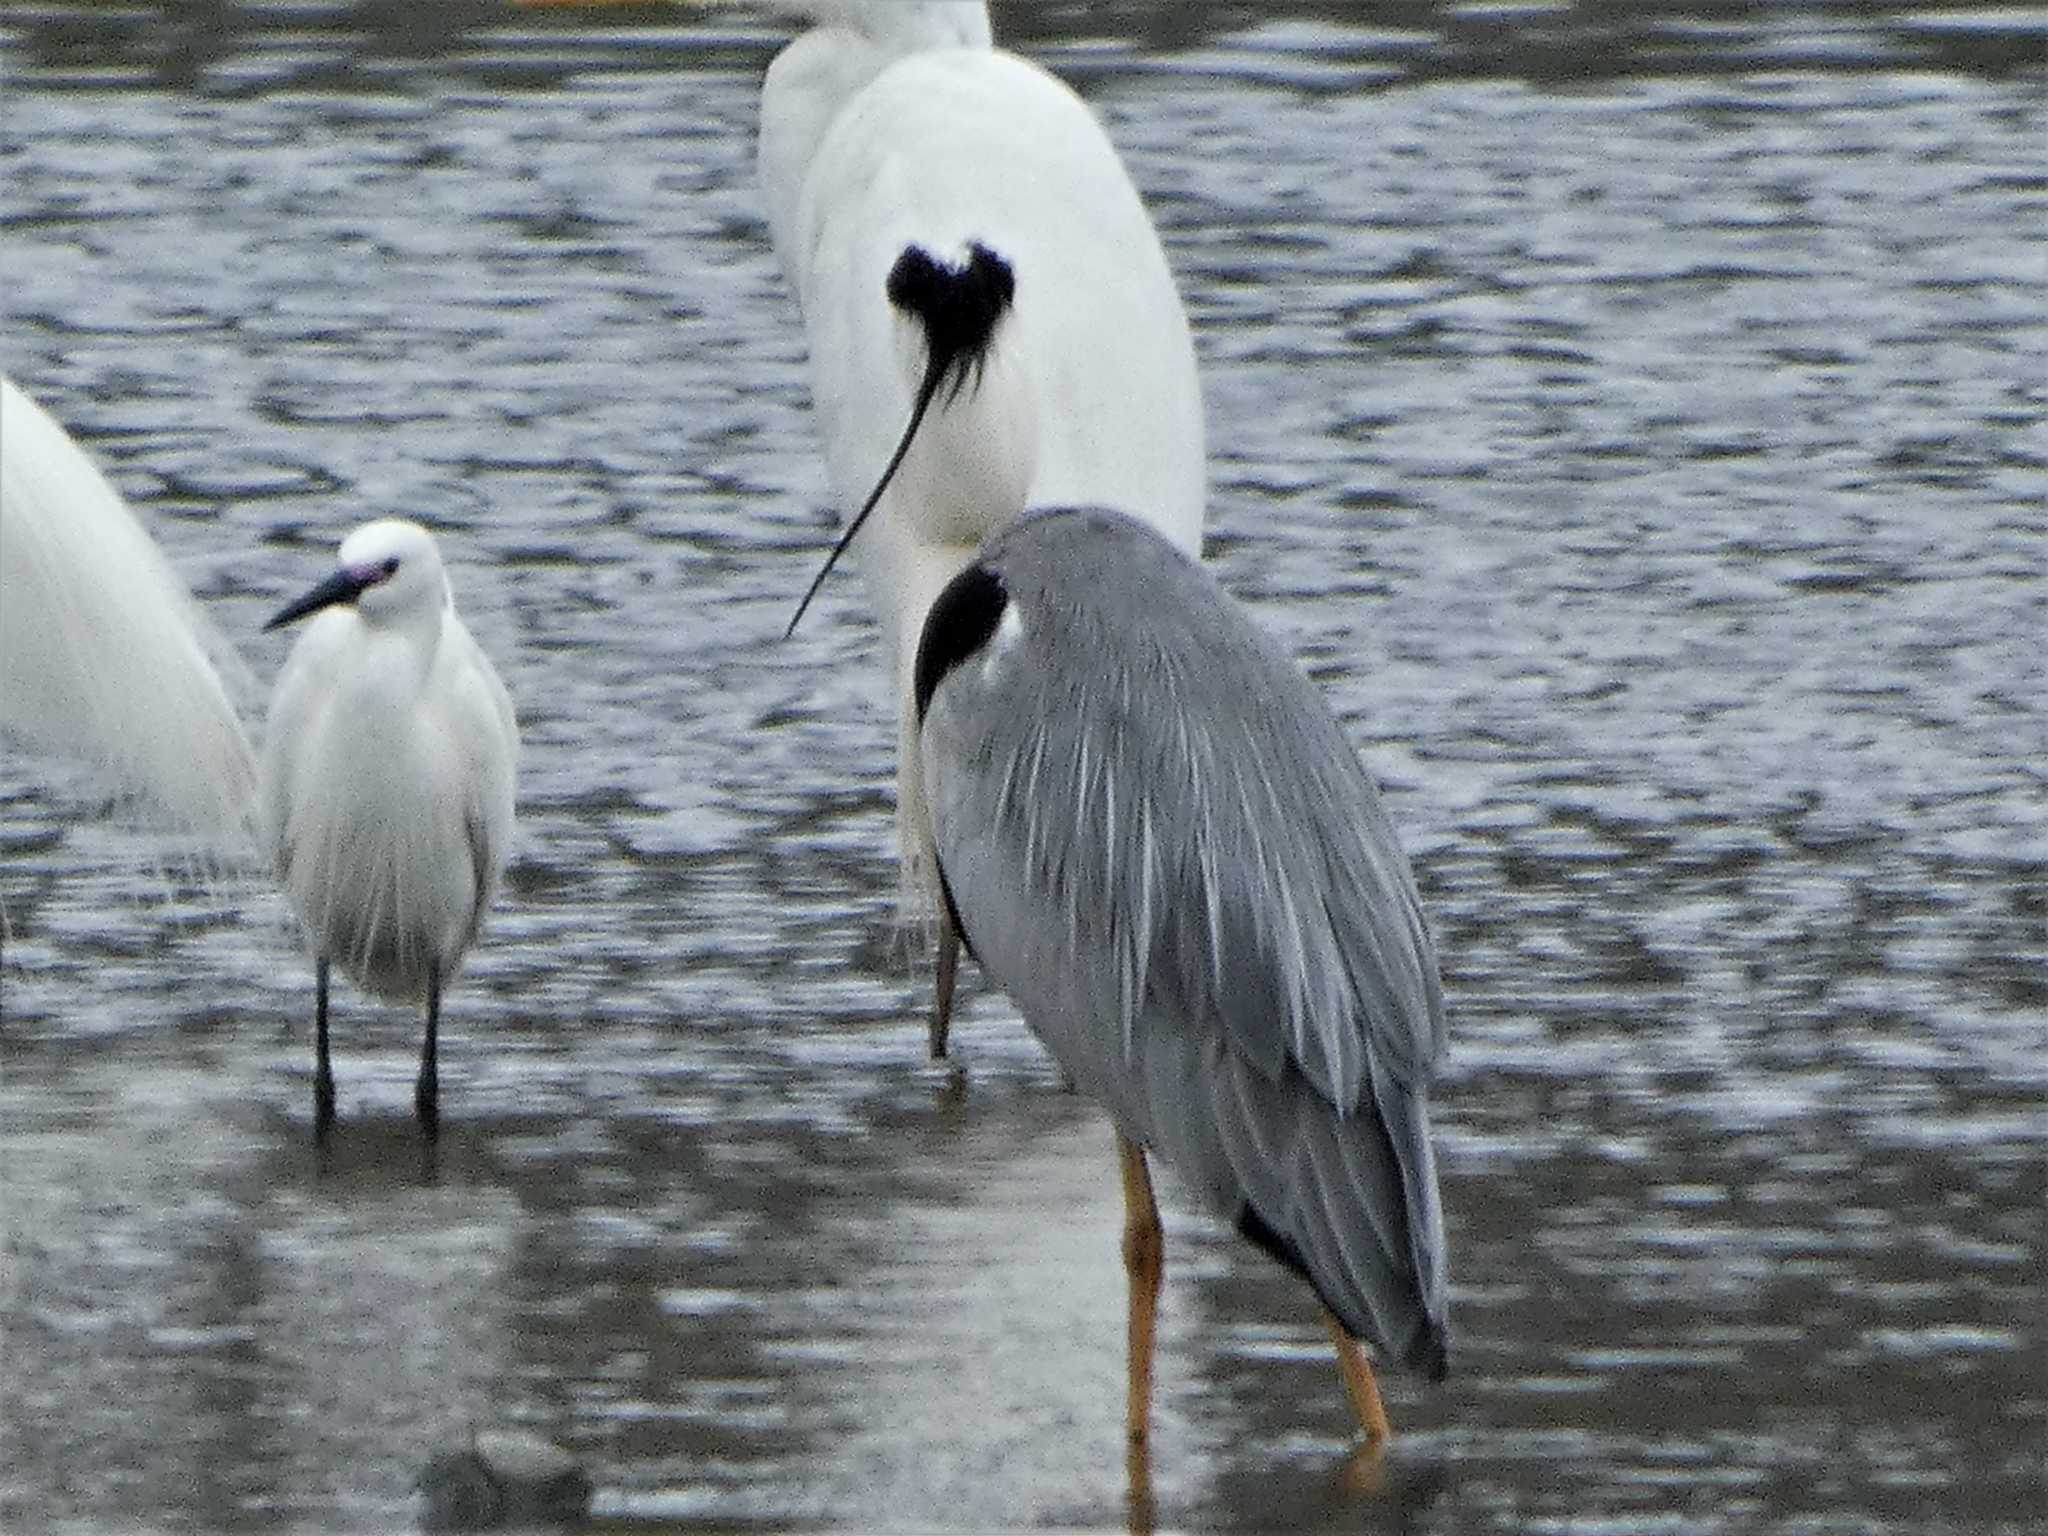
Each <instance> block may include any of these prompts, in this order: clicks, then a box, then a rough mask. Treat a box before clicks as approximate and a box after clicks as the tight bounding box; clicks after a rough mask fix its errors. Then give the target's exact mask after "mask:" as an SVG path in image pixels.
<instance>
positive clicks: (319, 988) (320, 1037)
mask: <svg viewBox="0 0 2048 1536" xmlns="http://www.w3.org/2000/svg"><path fill="white" fill-rule="evenodd" d="M333 1125H334V1064H333V1063H332V1062H331V1061H330V1060H329V1059H328V1056H327V957H326V956H325V955H322V956H321V957H320V958H319V959H317V960H315V961H314V962H313V1134H314V1135H315V1136H325V1135H326V1134H327V1133H328V1131H329V1130H330V1129H332V1128H333Z"/></svg>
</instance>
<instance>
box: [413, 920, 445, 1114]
mask: <svg viewBox="0 0 2048 1536" xmlns="http://www.w3.org/2000/svg"><path fill="white" fill-rule="evenodd" d="M440 1036H441V963H440V961H438V960H437V961H435V962H434V964H433V965H432V966H431V967H429V969H428V971H427V1039H426V1043H425V1044H424V1045H422V1046H421V1047H420V1080H419V1081H418V1082H417V1083H416V1084H414V1085H413V1091H412V1107H413V1110H414V1111H415V1112H416V1113H417V1114H418V1115H419V1117H420V1129H421V1130H422V1131H424V1132H426V1134H427V1136H428V1138H429V1139H430V1140H431V1139H432V1138H433V1137H436V1136H438V1135H440V1134H441V1066H440Z"/></svg>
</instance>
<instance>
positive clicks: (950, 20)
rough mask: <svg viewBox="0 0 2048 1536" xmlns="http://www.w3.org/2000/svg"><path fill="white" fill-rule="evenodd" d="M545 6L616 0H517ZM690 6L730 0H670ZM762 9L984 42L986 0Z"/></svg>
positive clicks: (789, 3) (939, 39) (941, 43)
mask: <svg viewBox="0 0 2048 1536" xmlns="http://www.w3.org/2000/svg"><path fill="white" fill-rule="evenodd" d="M520 3H521V4H524V5H531V6H535V7H537V8H545V9H564V10H567V9H572V8H594V7H597V6H601V5H615V4H618V3H620V0H520ZM674 3H677V4H680V5H685V6H688V7H690V8H691V9H693V10H699V9H704V8H707V7H710V6H718V5H724V4H727V3H730V0H674ZM759 3H760V4H761V5H762V6H763V7H764V8H765V9H767V10H771V11H777V12H780V13H781V14H782V15H784V16H794V17H795V18H797V19H798V20H799V21H808V22H811V23H813V24H814V25H816V26H819V27H843V28H845V29H846V30H847V31H849V32H853V33H857V34H858V35H859V36H861V37H865V38H867V39H868V40H869V41H870V42H875V43H880V44H881V45H882V46H884V47H886V48H889V49H891V50H892V51H899V52H908V51H910V50H912V49H917V48H986V47H988V46H989V45H990V37H989V26H988V5H987V3H986V0H759Z"/></svg>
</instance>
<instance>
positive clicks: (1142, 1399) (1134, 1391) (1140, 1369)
mask: <svg viewBox="0 0 2048 1536" xmlns="http://www.w3.org/2000/svg"><path fill="white" fill-rule="evenodd" d="M1116 1154H1117V1160H1118V1162H1119V1164H1120V1165H1121V1166H1122V1169H1123V1176H1124V1273H1125V1275H1126V1276H1128V1277H1129V1280H1130V1290H1131V1295H1130V1313H1129V1350H1130V1373H1131V1379H1130V1390H1129V1393H1128V1395H1127V1396H1126V1397H1125V1399H1124V1432H1125V1434H1126V1435H1127V1436H1128V1437H1129V1439H1130V1443H1131V1444H1133V1445H1143V1444H1144V1443H1145V1442H1146V1441H1147V1440H1148V1439H1149V1437H1150V1435H1151V1432H1152V1339H1153V1334H1154V1332H1155V1330H1156V1326H1157V1323H1158V1318H1159V1279H1160V1276H1161V1274H1162V1273H1163V1272H1164V1267H1165V1266H1164V1263H1163V1260H1164V1257H1165V1252H1166V1239H1165V1237H1164V1235H1163V1234H1162V1233H1161V1232H1160V1230H1159V1205H1158V1202H1156V1201H1155V1200H1154V1199H1153V1198H1152V1175H1151V1174H1150V1173H1149V1172H1148V1171H1147V1169H1146V1167H1145V1149H1144V1148H1143V1147H1141V1146H1139V1145H1138V1144H1137V1143H1136V1142H1135V1141H1130V1140H1127V1139H1126V1138H1125V1137H1123V1136H1121V1135H1119V1136H1118V1137H1117V1139H1116Z"/></svg>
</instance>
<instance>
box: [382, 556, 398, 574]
mask: <svg viewBox="0 0 2048 1536" xmlns="http://www.w3.org/2000/svg"><path fill="white" fill-rule="evenodd" d="M384 574H385V575H386V576H396V575H397V574H398V556H396V555H386V556H385V557H384Z"/></svg>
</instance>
